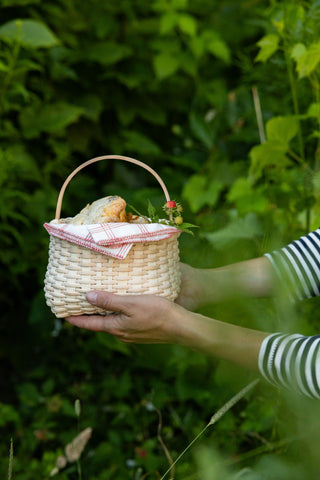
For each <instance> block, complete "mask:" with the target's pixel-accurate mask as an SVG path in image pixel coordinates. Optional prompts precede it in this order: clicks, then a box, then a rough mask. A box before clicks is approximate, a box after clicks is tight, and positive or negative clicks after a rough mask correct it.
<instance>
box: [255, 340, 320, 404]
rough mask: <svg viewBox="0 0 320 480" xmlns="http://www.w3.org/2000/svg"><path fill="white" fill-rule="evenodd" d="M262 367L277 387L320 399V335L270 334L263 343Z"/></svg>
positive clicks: (268, 378) (260, 360) (261, 353)
mask: <svg viewBox="0 0 320 480" xmlns="http://www.w3.org/2000/svg"><path fill="white" fill-rule="evenodd" d="M259 370H260V373H261V374H262V375H263V377H264V378H265V379H266V380H267V381H268V382H270V383H272V384H273V385H276V386H277V387H282V388H283V387H284V388H286V389H289V390H295V391H298V392H300V393H301V394H303V395H306V396H308V397H311V398H316V399H320V335H314V336H311V337H305V336H303V335H300V334H293V335H291V334H284V333H273V334H272V335H269V336H267V337H266V338H265V339H264V340H263V342H262V344H261V347H260V352H259Z"/></svg>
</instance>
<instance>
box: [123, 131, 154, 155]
mask: <svg viewBox="0 0 320 480" xmlns="http://www.w3.org/2000/svg"><path fill="white" fill-rule="evenodd" d="M123 138H124V147H125V150H129V151H133V152H138V153H141V154H145V155H159V154H160V153H161V150H160V148H159V147H158V145H157V144H156V143H154V142H153V141H152V140H151V139H150V138H148V137H147V136H146V135H144V134H143V133H140V132H137V131H133V130H128V131H126V132H124V133H123Z"/></svg>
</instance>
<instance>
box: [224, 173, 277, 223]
mask: <svg viewBox="0 0 320 480" xmlns="http://www.w3.org/2000/svg"><path fill="white" fill-rule="evenodd" d="M227 199H228V201H229V202H232V203H234V204H235V205H236V207H237V210H238V212H239V213H240V214H241V215H245V214H247V213H249V212H256V213H264V212H265V210H266V208H267V206H268V199H267V198H266V197H265V196H264V194H263V191H262V189H261V188H257V187H256V186H255V188H253V186H252V182H251V181H250V180H249V178H245V177H240V178H238V179H237V180H236V181H235V182H234V184H233V185H232V187H231V189H230V190H229V192H228V195H227Z"/></svg>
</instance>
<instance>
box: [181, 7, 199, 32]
mask: <svg viewBox="0 0 320 480" xmlns="http://www.w3.org/2000/svg"><path fill="white" fill-rule="evenodd" d="M178 26H179V28H180V30H181V31H182V32H183V33H186V34H187V35H190V37H194V36H195V34H196V33H197V26H198V25H197V21H196V19H195V18H193V17H192V16H191V15H188V14H187V13H181V14H180V15H179V17H178Z"/></svg>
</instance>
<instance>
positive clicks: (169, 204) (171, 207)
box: [166, 200, 177, 209]
mask: <svg viewBox="0 0 320 480" xmlns="http://www.w3.org/2000/svg"><path fill="white" fill-rule="evenodd" d="M176 206H177V204H176V202H175V201H174V200H169V201H168V202H167V203H166V207H167V208H170V209H173V208H176Z"/></svg>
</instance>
